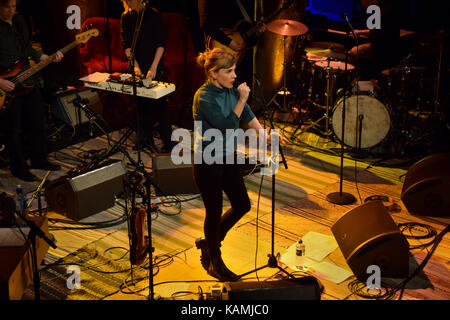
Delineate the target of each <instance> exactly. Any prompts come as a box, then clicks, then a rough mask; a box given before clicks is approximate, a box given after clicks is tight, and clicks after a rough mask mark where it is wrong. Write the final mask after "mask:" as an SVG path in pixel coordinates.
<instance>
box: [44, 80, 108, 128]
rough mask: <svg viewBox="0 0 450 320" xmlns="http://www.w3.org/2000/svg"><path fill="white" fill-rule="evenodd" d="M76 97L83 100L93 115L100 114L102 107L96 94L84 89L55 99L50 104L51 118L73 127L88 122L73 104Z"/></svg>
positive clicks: (84, 114)
mask: <svg viewBox="0 0 450 320" xmlns="http://www.w3.org/2000/svg"><path fill="white" fill-rule="evenodd" d="M77 97H80V98H81V99H85V101H86V106H87V107H89V109H91V110H92V111H93V112H94V113H96V114H99V115H101V114H102V112H103V106H102V102H101V101H100V97H99V96H98V93H97V92H96V91H94V90H91V89H86V90H81V91H78V90H70V91H67V92H64V93H62V94H60V95H58V96H57V97H55V98H54V99H53V101H52V103H51V110H52V114H53V116H54V117H55V118H57V119H59V120H61V121H62V122H64V123H67V124H68V125H70V126H74V127H75V126H77V125H81V124H84V123H87V122H89V118H88V117H87V116H86V113H85V112H84V111H83V110H81V109H80V108H79V107H78V106H76V105H75V104H74V100H75V99H76V98H77Z"/></svg>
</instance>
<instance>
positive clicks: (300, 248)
mask: <svg viewBox="0 0 450 320" xmlns="http://www.w3.org/2000/svg"><path fill="white" fill-rule="evenodd" d="M295 254H296V255H297V256H301V257H304V256H305V244H304V243H303V241H302V239H299V240H298V242H297V244H296V245H295Z"/></svg>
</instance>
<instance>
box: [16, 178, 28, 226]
mask: <svg viewBox="0 0 450 320" xmlns="http://www.w3.org/2000/svg"><path fill="white" fill-rule="evenodd" d="M14 201H15V203H16V211H17V212H18V213H20V214H22V215H24V214H25V212H24V210H25V208H26V206H27V204H26V200H25V197H24V195H23V189H22V186H21V185H20V184H19V185H17V188H16V198H15V200H14ZM16 220H17V223H18V224H19V226H21V227H22V226H24V221H23V219H22V218H21V217H20V215H17V218H16Z"/></svg>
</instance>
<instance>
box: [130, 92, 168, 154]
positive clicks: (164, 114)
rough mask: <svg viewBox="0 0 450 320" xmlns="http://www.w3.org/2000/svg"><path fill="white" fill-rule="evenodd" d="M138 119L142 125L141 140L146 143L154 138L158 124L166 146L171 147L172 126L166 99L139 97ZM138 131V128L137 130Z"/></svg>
mask: <svg viewBox="0 0 450 320" xmlns="http://www.w3.org/2000/svg"><path fill="white" fill-rule="evenodd" d="M137 107H138V119H139V125H140V128H139V130H140V132H139V139H140V141H142V142H146V141H148V140H149V139H151V138H152V136H153V132H154V127H155V125H156V123H158V124H159V125H158V128H159V134H160V137H161V139H162V140H163V142H164V146H170V142H171V141H170V139H171V136H172V126H171V122H170V116H169V111H168V110H167V103H166V99H165V98H164V97H162V98H160V99H157V100H155V99H149V98H143V97H138V98H137ZM136 130H138V127H137V128H136Z"/></svg>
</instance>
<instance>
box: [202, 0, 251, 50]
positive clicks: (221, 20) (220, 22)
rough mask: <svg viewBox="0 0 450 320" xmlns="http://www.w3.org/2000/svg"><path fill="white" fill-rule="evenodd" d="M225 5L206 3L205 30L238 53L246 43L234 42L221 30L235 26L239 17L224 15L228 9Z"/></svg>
mask: <svg viewBox="0 0 450 320" xmlns="http://www.w3.org/2000/svg"><path fill="white" fill-rule="evenodd" d="M223 6H224V5H223V3H221V2H220V1H216V0H209V1H206V6H205V23H204V24H203V30H204V31H205V33H206V34H207V35H209V36H210V37H211V38H213V39H214V40H216V41H218V42H220V43H221V44H223V45H225V46H227V47H229V48H231V49H233V50H235V51H238V50H240V49H241V48H244V46H245V43H243V44H240V43H236V41H233V40H232V39H231V38H230V37H228V36H227V35H226V34H225V33H224V32H223V31H222V30H221V29H220V28H224V27H225V28H227V27H228V28H229V27H230V25H231V26H234V23H235V22H236V20H237V17H229V16H227V15H226V14H225V13H224V10H225V11H226V8H224V7H223Z"/></svg>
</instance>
